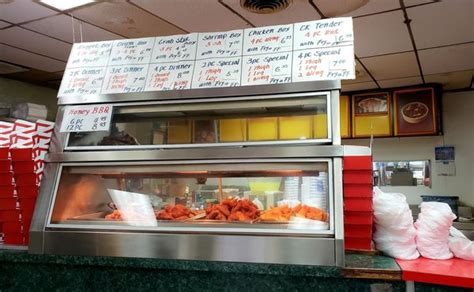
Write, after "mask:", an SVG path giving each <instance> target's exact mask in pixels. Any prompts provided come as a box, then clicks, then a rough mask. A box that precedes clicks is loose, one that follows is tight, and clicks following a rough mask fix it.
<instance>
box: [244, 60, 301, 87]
mask: <svg viewBox="0 0 474 292" xmlns="http://www.w3.org/2000/svg"><path fill="white" fill-rule="evenodd" d="M292 56H293V55H292V54H291V52H288V53H279V54H266V55H256V56H245V57H244V60H243V62H244V63H243V69H242V85H258V84H278V83H289V82H291V70H292V68H291V60H292Z"/></svg>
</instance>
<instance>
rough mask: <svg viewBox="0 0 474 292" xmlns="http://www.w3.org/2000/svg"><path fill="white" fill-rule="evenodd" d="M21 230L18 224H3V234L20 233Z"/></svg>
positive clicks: (20, 225)
mask: <svg viewBox="0 0 474 292" xmlns="http://www.w3.org/2000/svg"><path fill="white" fill-rule="evenodd" d="M21 230H22V224H21V223H20V222H3V233H21Z"/></svg>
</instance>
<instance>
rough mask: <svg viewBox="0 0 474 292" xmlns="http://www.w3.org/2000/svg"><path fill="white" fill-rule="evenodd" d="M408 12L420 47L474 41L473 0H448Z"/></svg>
mask: <svg viewBox="0 0 474 292" xmlns="http://www.w3.org/2000/svg"><path fill="white" fill-rule="evenodd" d="M407 13H408V16H409V17H410V19H412V21H411V27H412V30H413V36H414V38H415V43H416V47H417V48H418V49H423V48H430V47H435V46H442V45H450V44H456V43H463V42H469V41H474V22H473V20H472V17H473V14H474V1H472V0H454V1H453V0H449V1H446V0H445V1H441V2H437V3H434V4H430V5H423V6H418V7H413V8H409V9H407Z"/></svg>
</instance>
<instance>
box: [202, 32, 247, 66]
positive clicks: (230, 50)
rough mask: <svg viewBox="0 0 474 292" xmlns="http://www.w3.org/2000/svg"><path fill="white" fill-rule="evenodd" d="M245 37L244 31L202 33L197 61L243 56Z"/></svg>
mask: <svg viewBox="0 0 474 292" xmlns="http://www.w3.org/2000/svg"><path fill="white" fill-rule="evenodd" d="M243 36H244V31H243V30H233V31H228V32H216V33H200V34H199V42H198V48H197V54H196V59H198V60H199V59H204V58H221V57H237V56H241V55H242V42H243V39H244V38H243Z"/></svg>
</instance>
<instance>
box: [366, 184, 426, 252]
mask: <svg viewBox="0 0 474 292" xmlns="http://www.w3.org/2000/svg"><path fill="white" fill-rule="evenodd" d="M373 202H374V223H375V232H374V241H375V247H376V248H377V249H378V250H380V251H382V252H384V253H386V254H387V255H389V256H392V257H395V258H398V259H403V260H413V259H416V258H418V257H419V256H420V254H419V253H418V251H417V249H416V243H415V236H416V230H415V227H414V226H413V217H412V214H411V210H410V207H409V206H408V203H407V201H406V197H405V196H404V195H403V194H391V193H384V192H382V191H381V190H380V189H379V188H377V187H375V188H374V198H373Z"/></svg>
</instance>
